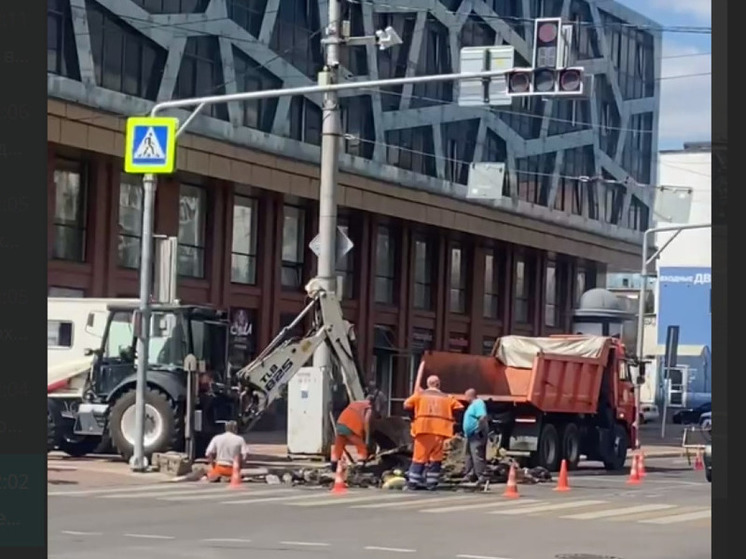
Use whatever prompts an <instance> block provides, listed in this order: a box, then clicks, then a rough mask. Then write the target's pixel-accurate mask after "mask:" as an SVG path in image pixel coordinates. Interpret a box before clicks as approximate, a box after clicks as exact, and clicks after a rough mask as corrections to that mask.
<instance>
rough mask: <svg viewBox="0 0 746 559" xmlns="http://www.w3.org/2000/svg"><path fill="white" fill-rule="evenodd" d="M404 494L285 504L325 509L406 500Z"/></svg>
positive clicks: (335, 497)
mask: <svg viewBox="0 0 746 559" xmlns="http://www.w3.org/2000/svg"><path fill="white" fill-rule="evenodd" d="M406 498H407V495H406V494H393V495H381V494H378V495H367V496H365V497H338V496H335V495H330V496H329V497H327V498H325V499H319V500H318V501H311V502H310V503H287V505H288V506H292V507H326V506H331V505H346V504H347V503H364V502H365V501H383V500H384V499H406Z"/></svg>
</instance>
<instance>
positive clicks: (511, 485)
mask: <svg viewBox="0 0 746 559" xmlns="http://www.w3.org/2000/svg"><path fill="white" fill-rule="evenodd" d="M503 497H505V498H506V499H517V498H518V497H520V495H519V494H518V484H517V483H516V480H515V462H514V463H512V464H511V465H510V471H509V472H508V484H507V485H506V486H505V493H503Z"/></svg>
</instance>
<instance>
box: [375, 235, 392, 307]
mask: <svg viewBox="0 0 746 559" xmlns="http://www.w3.org/2000/svg"><path fill="white" fill-rule="evenodd" d="M395 270H396V245H395V241H394V237H393V235H392V232H391V228H389V227H387V226H385V225H379V226H378V231H377V233H376V285H375V297H376V303H383V304H386V305H393V304H394V301H395V298H394V283H395V281H394V280H395V277H396V273H395Z"/></svg>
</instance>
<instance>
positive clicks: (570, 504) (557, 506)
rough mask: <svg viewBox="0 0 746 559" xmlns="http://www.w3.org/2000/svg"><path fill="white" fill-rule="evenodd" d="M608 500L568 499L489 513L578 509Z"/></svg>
mask: <svg viewBox="0 0 746 559" xmlns="http://www.w3.org/2000/svg"><path fill="white" fill-rule="evenodd" d="M605 502H606V501H566V502H564V503H549V504H546V505H536V506H533V507H521V508H517V509H510V510H494V511H489V512H488V513H487V514H510V515H515V514H533V513H536V512H548V511H555V510H563V509H576V508H581V507H589V506H591V505H601V504H603V503H605Z"/></svg>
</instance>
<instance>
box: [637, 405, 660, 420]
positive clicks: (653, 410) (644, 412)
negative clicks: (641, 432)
mask: <svg viewBox="0 0 746 559" xmlns="http://www.w3.org/2000/svg"><path fill="white" fill-rule="evenodd" d="M659 418H660V412H659V411H658V406H656V405H655V404H642V405H641V406H640V424H641V425H642V424H645V423H648V422H649V421H658V419H659Z"/></svg>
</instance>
